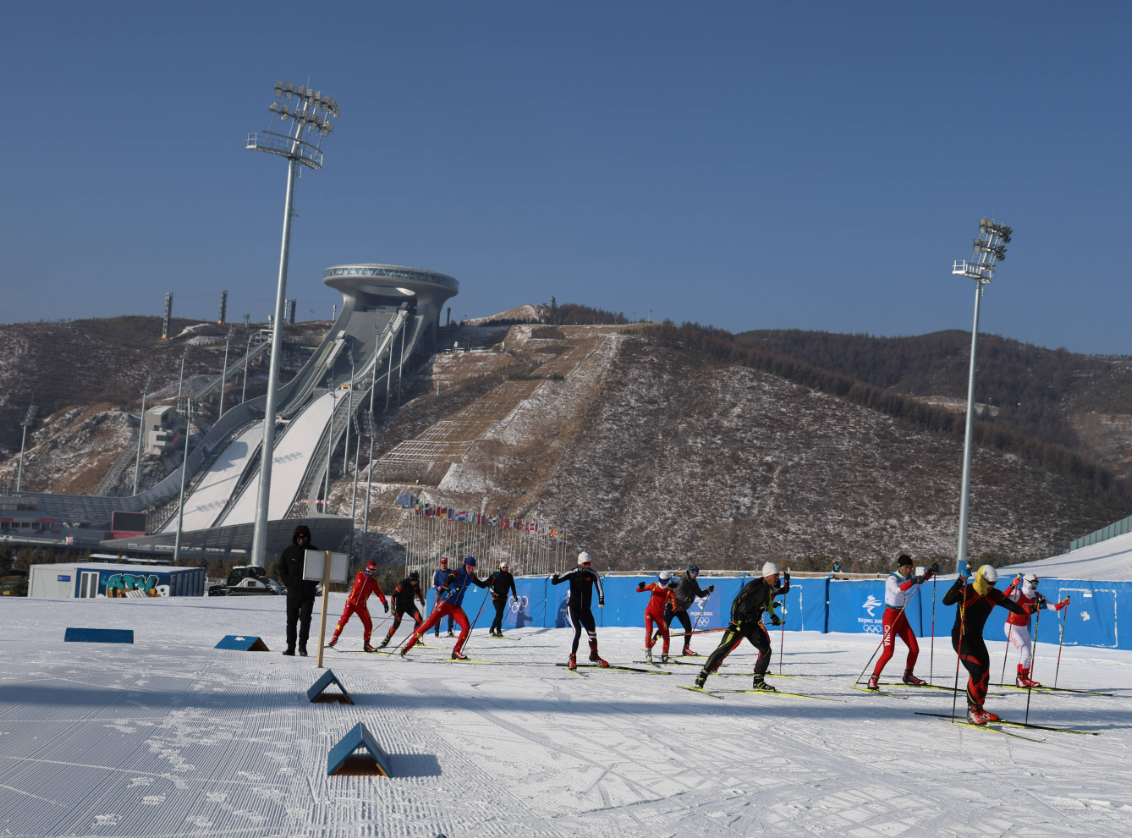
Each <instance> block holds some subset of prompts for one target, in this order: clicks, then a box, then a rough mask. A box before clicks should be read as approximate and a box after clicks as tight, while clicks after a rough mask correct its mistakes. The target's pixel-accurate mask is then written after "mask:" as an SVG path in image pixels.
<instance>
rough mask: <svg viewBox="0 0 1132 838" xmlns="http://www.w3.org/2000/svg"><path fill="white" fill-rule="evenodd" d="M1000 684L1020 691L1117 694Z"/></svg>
mask: <svg viewBox="0 0 1132 838" xmlns="http://www.w3.org/2000/svg"><path fill="white" fill-rule="evenodd" d="M999 686H1000V687H1002V688H1004V689H1007V690H1018V691H1019V692H1027V691H1028V690H1029V689H1033V691H1034V692H1040V693H1072V694H1073V695H1103V696H1108V697H1109V698H1113V697H1115V695H1116V693H1102V692H1095V691H1093V690H1070V689H1066V688H1065V687H1032V688H1031V687H1019V686H1015V685H1014V684H999Z"/></svg>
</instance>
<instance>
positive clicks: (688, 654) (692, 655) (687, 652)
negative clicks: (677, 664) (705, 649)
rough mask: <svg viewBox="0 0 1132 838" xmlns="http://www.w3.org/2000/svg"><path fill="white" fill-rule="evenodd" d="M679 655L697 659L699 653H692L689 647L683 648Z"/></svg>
mask: <svg viewBox="0 0 1132 838" xmlns="http://www.w3.org/2000/svg"><path fill="white" fill-rule="evenodd" d="M680 654H681V655H683V656H684V657H686V658H698V657H700V655H699V653H698V652H693V651H692V649H691V647H689V646H685V647H684V651H683V652H681V653H680Z"/></svg>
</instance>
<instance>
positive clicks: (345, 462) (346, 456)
mask: <svg viewBox="0 0 1132 838" xmlns="http://www.w3.org/2000/svg"><path fill="white" fill-rule="evenodd" d="M346 398H347V400H348V401H347V402H346V449H345V450H344V451H343V452H342V473H343V474H349V473H350V417H352V416H353V415H354V359H353V358H352V357H351V358H350V389H349V390H347V391H346Z"/></svg>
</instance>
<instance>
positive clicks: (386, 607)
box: [381, 600, 389, 614]
mask: <svg viewBox="0 0 1132 838" xmlns="http://www.w3.org/2000/svg"><path fill="white" fill-rule="evenodd" d="M381 604H382V605H384V606H385V613H386V614H388V613H389V601H388V600H386V601H385V602H383V603H381Z"/></svg>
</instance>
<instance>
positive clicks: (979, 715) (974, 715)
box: [967, 704, 998, 727]
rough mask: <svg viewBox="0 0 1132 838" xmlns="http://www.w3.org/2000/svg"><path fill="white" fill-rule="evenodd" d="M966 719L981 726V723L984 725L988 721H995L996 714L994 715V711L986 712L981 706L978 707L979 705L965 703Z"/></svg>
mask: <svg viewBox="0 0 1132 838" xmlns="http://www.w3.org/2000/svg"><path fill="white" fill-rule="evenodd" d="M967 721H968V722H970V723H971V724H973V725H979V726H980V727H981V726H982V725H985V724H987V723H988V722H997V721H998V716H996V715H995V714H994V713H988V712H987V711H986V710H984V709H983V708H982V707H979V706H976V705H973V704H968V705H967Z"/></svg>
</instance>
